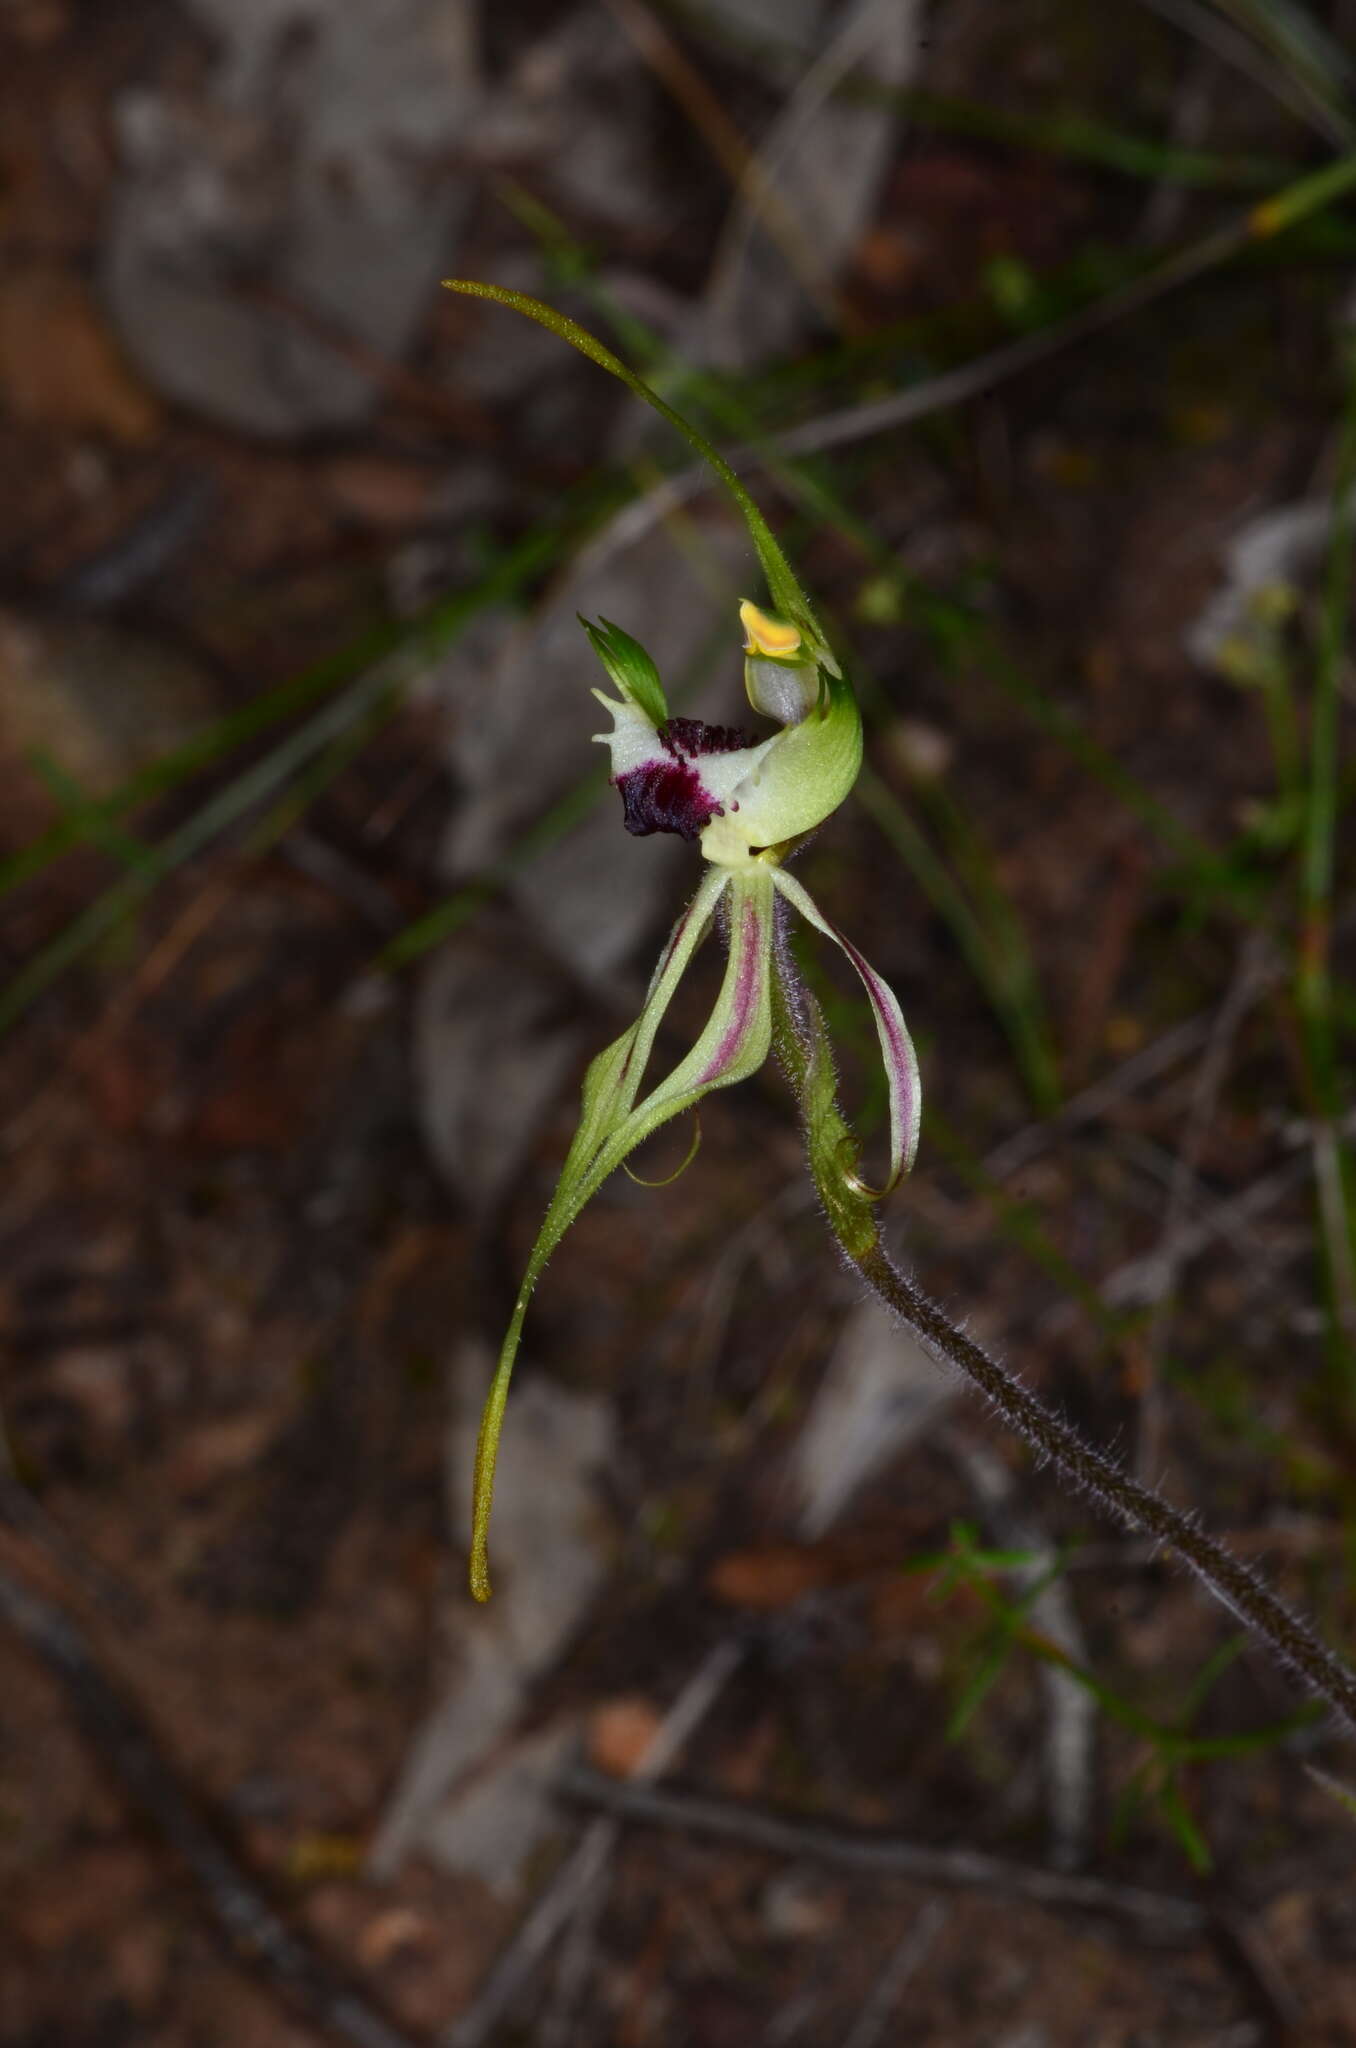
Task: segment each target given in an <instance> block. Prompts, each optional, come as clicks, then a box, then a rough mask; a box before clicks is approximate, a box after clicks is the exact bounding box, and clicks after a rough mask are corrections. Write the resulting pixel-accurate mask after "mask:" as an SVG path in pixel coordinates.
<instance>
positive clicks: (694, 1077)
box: [471, 867, 772, 1600]
mask: <svg viewBox="0 0 1356 2048" xmlns="http://www.w3.org/2000/svg"><path fill="white" fill-rule="evenodd" d="M727 889H728V890H729V892H730V932H729V958H728V961H727V963H726V968H725V978H724V980H723V982H722V983H721V988H720V993H719V995H718V996H717V998H716V1003H715V1007H714V1009H713V1010H712V1012H711V1015H710V1017H709V1019H708V1020H707V1024H706V1028H705V1030H704V1031H703V1032H702V1034H701V1036H700V1038H699V1039H698V1040H697V1043H696V1044H695V1045H694V1046H693V1048H692V1050H691V1051H690V1052H689V1053H688V1054H687V1056H686V1058H685V1059H683V1060H681V1061H680V1062H679V1064H678V1065H677V1066H676V1067H675V1068H674V1070H673V1072H672V1073H671V1074H670V1075H669V1076H668V1078H667V1080H664V1081H661V1082H660V1083H659V1084H658V1086H657V1087H655V1088H653V1089H651V1091H650V1093H649V1094H648V1095H646V1096H645V1097H644V1098H643V1100H642V1101H641V1102H640V1103H638V1104H637V1103H635V1096H636V1093H637V1089H638V1085H639V1082H640V1079H641V1076H642V1075H643V1073H644V1069H645V1064H646V1061H647V1060H648V1058H649V1055H650V1051H651V1048H652V1047H653V1044H654V1036H655V1032H656V1030H657V1029H658V1025H659V1020H660V1018H661V1017H662V1015H663V1013H664V1011H665V1010H666V1009H667V1007H668V1004H669V1001H670V999H671V997H672V994H673V990H674V987H675V986H676V984H677V981H678V977H679V976H680V975H681V973H682V972H683V969H684V968H685V967H686V965H687V962H688V960H689V959H690V958H691V956H692V954H693V952H694V951H695V950H696V947H697V945H698V943H699V941H700V938H701V936H702V932H703V931H704V929H705V927H706V924H707V922H708V920H709V918H710V916H711V913H712V911H713V910H714V909H715V906H716V904H717V902H718V901H719V899H720V898H721V896H722V895H724V894H725V892H726V890H727ZM771 958H772V871H771V869H769V868H767V867H758V868H755V869H753V870H751V871H750V872H748V873H740V874H730V873H729V872H728V871H725V870H722V869H713V870H712V872H711V873H710V874H708V875H707V876H706V878H705V880H704V881H703V883H702V886H701V888H700V889H699V890H698V891H697V894H696V896H695V897H694V898H693V901H692V903H691V905H690V906H689V909H688V911H687V912H686V914H685V916H684V917H683V918H681V919H680V920H679V923H678V925H677V926H676V927H675V928H674V931H673V934H672V935H671V937H670V939H669V943H668V946H667V948H666V950H665V953H664V956H663V958H662V959H661V961H660V964H659V967H658V969H657V970H656V973H655V977H654V979H653V981H652V982H651V984H650V994H649V997H648V999H647V1001H646V1004H645V1008H644V1010H643V1011H642V1012H641V1015H640V1018H639V1019H638V1021H637V1023H636V1024H634V1025H632V1027H631V1029H630V1030H629V1031H626V1032H623V1034H622V1036H621V1037H620V1038H619V1039H617V1040H616V1042H615V1043H614V1044H612V1045H610V1046H608V1047H607V1049H606V1051H604V1052H601V1053H599V1055H598V1057H597V1058H596V1059H595V1060H594V1062H593V1064H592V1065H591V1066H590V1068H589V1070H588V1073H587V1074H586V1076H585V1078H584V1105H583V1112H582V1115H581V1117H580V1123H579V1129H578V1130H577V1131H576V1133H575V1138H574V1142H573V1144H572V1145H571V1147H570V1151H569V1156H568V1158H567V1159H566V1161H565V1166H564V1169H563V1171H562V1173H561V1176H560V1180H559V1182H558V1183H557V1186H556V1191H555V1194H554V1196H553V1197H552V1200H551V1206H550V1208H549V1209H548V1210H547V1212H546V1220H545V1221H544V1223H543V1224H542V1227H541V1230H540V1232H539V1234H538V1237H537V1242H536V1244H535V1245H534V1246H533V1248H532V1256H531V1258H530V1259H529V1260H528V1263H527V1270H526V1272H525V1274H524V1277H523V1284H522V1287H521V1288H520V1290H519V1294H518V1299H517V1301H516V1303H515V1304H514V1310H513V1316H512V1320H511V1321H510V1323H509V1327H508V1334H507V1335H506V1337H505V1339H504V1346H503V1350H502V1351H501V1353H500V1356H499V1366H498V1370H497V1371H496V1373H495V1377H494V1382H493V1384H492V1386H491V1388H490V1392H489V1396H488V1398H487V1400H486V1403H485V1409H484V1413H483V1415H482V1417H481V1422H480V1436H479V1439H478V1441H477V1444H476V1463H475V1486H474V1498H473V1504H472V1511H471V1590H472V1592H473V1593H474V1594H475V1597H476V1598H477V1600H488V1599H489V1597H490V1576H489V1559H488V1549H487V1544H488V1535H489V1521H490V1508H491V1504H492V1500H493V1493H494V1469H495V1461H496V1458H497V1456H498V1450H499V1436H500V1431H501V1429H502V1427H503V1418H504V1407H505V1403H506V1402H507V1400H508V1389H509V1380H510V1377H511V1375H512V1372H513V1363H514V1359H515V1357H516V1356H517V1351H518V1344H519V1340H520V1338H521V1335H522V1328H523V1320H524V1317H525V1316H526V1314H527V1308H528V1303H529V1302H530V1301H531V1298H532V1293H533V1290H534V1288H535V1287H536V1284H537V1281H538V1279H539V1278H540V1276H541V1273H542V1270H543V1268H544V1267H545V1265H546V1262H547V1260H548V1259H549V1258H550V1256H551V1253H552V1252H553V1251H554V1250H555V1248H556V1246H557V1245H558V1244H559V1242H560V1240H561V1238H562V1237H563V1236H564V1235H565V1232H566V1231H567V1230H568V1229H569V1227H570V1225H571V1224H572V1223H573V1222H574V1220H575V1217H576V1216H578V1214H579V1212H580V1210H581V1209H582V1208H583V1207H584V1205H585V1203H586V1202H588V1201H589V1200H590V1199H591V1198H592V1197H593V1195H595V1194H596V1193H597V1191H598V1189H599V1188H600V1187H601V1186H602V1184H603V1182H604V1181H605V1180H606V1179H607V1177H608V1175H609V1174H610V1173H612V1172H613V1171H614V1170H615V1169H616V1168H617V1167H618V1166H620V1165H621V1163H622V1161H623V1160H624V1159H625V1158H627V1157H628V1155H629V1154H630V1153H632V1152H633V1151H634V1150H635V1148H636V1146H637V1145H639V1144H641V1143H642V1142H643V1141H644V1140H645V1139H646V1138H648V1137H649V1136H650V1135H651V1134H652V1133H653V1132H654V1131H657V1130H658V1129H659V1128H660V1126H661V1125H662V1124H666V1123H668V1122H669V1121H670V1119H671V1118H673V1117H676V1116H679V1115H681V1114H682V1112H683V1111H684V1110H685V1109H690V1108H692V1107H693V1105H694V1104H696V1103H698V1102H700V1101H701V1099H702V1097H703V1096H705V1095H709V1094H710V1092H711V1090H712V1089H713V1088H723V1087H727V1086H728V1085H729V1084H730V1083H731V1082H733V1081H742V1080H743V1079H744V1078H745V1077H746V1076H747V1075H749V1074H752V1073H756V1071H757V1070H758V1068H759V1067H761V1066H762V1064H763V1062H764V1060H765V1059H766V1058H767V1054H768V1047H769V1044H770V1042H771V1035H772V999H771ZM633 1105H634V1106H633Z"/></svg>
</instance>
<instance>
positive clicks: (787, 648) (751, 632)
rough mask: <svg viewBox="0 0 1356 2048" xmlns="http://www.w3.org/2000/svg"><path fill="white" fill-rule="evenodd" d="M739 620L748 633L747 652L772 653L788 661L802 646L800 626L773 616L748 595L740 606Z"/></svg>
mask: <svg viewBox="0 0 1356 2048" xmlns="http://www.w3.org/2000/svg"><path fill="white" fill-rule="evenodd" d="M739 622H740V624H741V625H742V626H743V628H744V632H745V634H746V635H747V637H746V639H745V641H744V651H745V653H746V654H771V655H773V656H775V657H777V658H778V659H780V660H782V661H786V660H787V659H788V658H789V657H790V656H791V655H793V654H794V653H795V652H796V651H797V649H798V648H799V646H800V628H799V626H793V625H790V624H789V623H788V622H787V620H785V619H774V618H771V617H770V616H769V615H768V613H767V612H761V611H759V609H758V607H757V605H756V604H751V603H750V602H749V600H748V598H747V597H746V598H745V599H744V601H743V603H742V604H741V605H740V607H739Z"/></svg>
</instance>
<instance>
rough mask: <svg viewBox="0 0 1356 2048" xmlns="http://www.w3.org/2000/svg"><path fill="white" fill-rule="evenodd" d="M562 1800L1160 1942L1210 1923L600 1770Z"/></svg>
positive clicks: (1143, 1901) (1167, 1897) (1034, 1867)
mask: <svg viewBox="0 0 1356 2048" xmlns="http://www.w3.org/2000/svg"><path fill="white" fill-rule="evenodd" d="M560 1791H561V1794H562V1796H563V1797H565V1798H567V1799H577V1800H579V1801H580V1803H581V1804H583V1805H585V1806H592V1807H597V1808H601V1809H602V1811H603V1812H605V1813H608V1814H612V1815H615V1816H616V1818H617V1819H619V1820H626V1821H631V1822H639V1823H641V1824H642V1825H644V1826H648V1827H658V1828H672V1829H675V1830H678V1831H680V1832H681V1833H683V1834H688V1835H703V1836H705V1837H706V1838H707V1839H708V1840H712V1841H724V1842H735V1843H738V1844H739V1845H740V1846H741V1847H743V1848H746V1849H754V1850H759V1851H762V1852H764V1853H766V1854H769V1855H773V1856H790V1857H796V1858H804V1859H805V1860H807V1861H810V1862H815V1863H827V1864H832V1865H833V1866H834V1867H835V1868H837V1869H839V1870H851V1871H858V1872H860V1873H861V1874H862V1875H864V1876H870V1877H900V1878H909V1879H912V1880H914V1881H916V1882H918V1883H921V1884H928V1885H944V1886H946V1887H947V1888H948V1889H954V1890H963V1891H993V1892H999V1893H1003V1894H1005V1895H1007V1896H1009V1897H1015V1898H1023V1899H1030V1900H1032V1901H1033V1902H1034V1903H1035V1904H1037V1905H1041V1906H1054V1907H1076V1908H1078V1909H1079V1910H1081V1911H1083V1912H1089V1913H1109V1914H1114V1915H1115V1917H1116V1918H1117V1919H1119V1920H1127V1921H1130V1922H1132V1923H1134V1924H1136V1925H1138V1926H1141V1927H1146V1928H1150V1929H1152V1930H1153V1932H1154V1933H1155V1934H1157V1935H1163V1936H1167V1935H1170V1936H1173V1937H1188V1936H1193V1935H1197V1934H1199V1933H1201V1932H1202V1931H1203V1930H1204V1929H1205V1927H1206V1926H1207V1925H1208V1924H1209V1920H1210V1915H1209V1913H1208V1911H1207V1909H1206V1908H1205V1907H1204V1906H1201V1905H1198V1904H1197V1903H1196V1901H1195V1900H1194V1899H1186V1898H1178V1897H1175V1896H1173V1895H1172V1894H1171V1893H1166V1892H1151V1891H1145V1890H1143V1889H1141V1888H1140V1887H1139V1886H1137V1885H1125V1884H1112V1883H1110V1882H1109V1881H1107V1880H1106V1879H1103V1878H1097V1877H1076V1876H1071V1875H1070V1874H1068V1873H1067V1872H1065V1871H1060V1870H1043V1869H1042V1868H1041V1867H1040V1866H1039V1864H1026V1863H1016V1862H1012V1861H1009V1859H1008V1858H1006V1857H1003V1856H989V1855H986V1854H985V1853H984V1852H983V1851H982V1850H979V1849H955V1848H951V1849H946V1848H933V1847H931V1846H930V1845H928V1844H926V1843H922V1842H906V1841H901V1840H900V1839H899V1837H898V1836H895V1835H886V1834H878V1833H875V1832H874V1831H872V1830H869V1829H855V1828H847V1827H829V1826H826V1825H825V1824H824V1823H823V1822H821V1821H804V1820H797V1819H794V1818H793V1817H792V1816H790V1815H785V1814H780V1813H776V1812H774V1811H771V1810H769V1809H768V1808H766V1807H756V1806H742V1805H739V1804H737V1803H736V1802H735V1801H733V1800H725V1799H703V1798H700V1797H698V1796H697V1795H696V1794H693V1793H687V1792H667V1791H659V1790H657V1789H656V1788H655V1787H654V1786H652V1785H640V1784H637V1783H636V1782H635V1781H634V1780H629V1781H628V1780H625V1779H616V1778H606V1777H604V1776H603V1775H602V1773H601V1772H598V1771H588V1770H573V1771H569V1772H567V1774H566V1775H565V1777H564V1778H563V1779H562V1780H561V1783H560Z"/></svg>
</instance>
